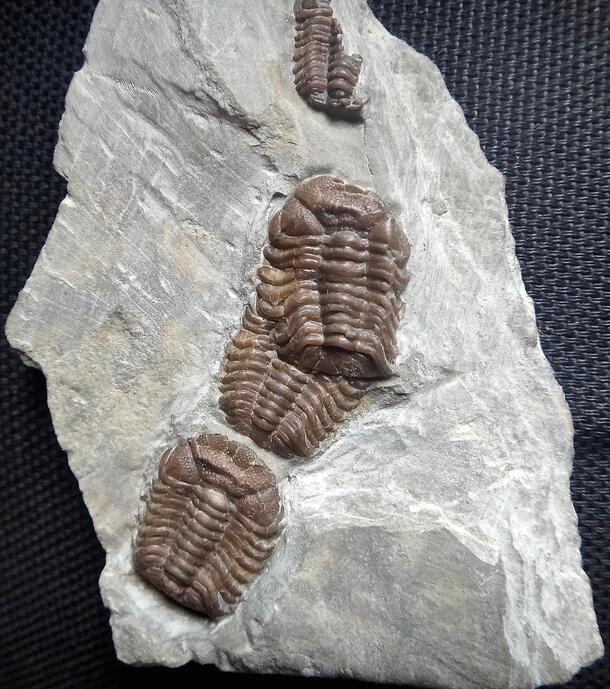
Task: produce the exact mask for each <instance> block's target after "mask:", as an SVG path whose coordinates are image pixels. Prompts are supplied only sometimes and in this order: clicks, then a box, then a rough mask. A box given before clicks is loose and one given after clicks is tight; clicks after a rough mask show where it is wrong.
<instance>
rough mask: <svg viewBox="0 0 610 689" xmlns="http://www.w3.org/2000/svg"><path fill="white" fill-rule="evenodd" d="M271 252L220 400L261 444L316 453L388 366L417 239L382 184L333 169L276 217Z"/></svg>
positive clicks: (301, 189) (231, 352)
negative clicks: (385, 198)
mask: <svg viewBox="0 0 610 689" xmlns="http://www.w3.org/2000/svg"><path fill="white" fill-rule="evenodd" d="M264 256H265V258H266V259H267V261H268V263H269V265H265V266H262V267H261V268H259V270H258V276H259V279H260V282H259V284H258V288H257V298H256V303H255V304H254V305H253V306H248V308H247V309H246V313H245V315H244V318H243V321H242V328H241V330H240V331H239V333H238V334H237V335H236V336H235V337H234V338H233V341H232V344H231V345H230V346H229V349H228V352H227V358H226V361H225V366H224V370H223V372H222V375H221V379H220V388H221V397H220V406H221V408H222V409H223V411H224V412H225V414H226V415H227V419H228V422H229V423H230V424H231V426H232V427H233V428H235V429H236V430H237V431H239V432H240V433H243V434H244V435H247V436H249V437H250V438H252V439H253V440H254V441H255V442H256V443H258V444H259V445H260V446H261V447H264V448H266V449H270V450H272V451H274V452H276V453H277V454H279V455H282V456H290V455H291V454H297V455H302V456H309V455H311V454H312V452H313V451H314V450H315V448H316V447H317V445H318V444H319V443H320V442H321V441H322V440H323V439H324V438H325V437H326V435H327V434H328V433H329V432H330V431H331V430H333V429H334V428H335V427H336V425H337V424H338V423H339V422H341V421H342V420H343V418H344V416H345V415H346V414H347V413H348V412H349V411H351V410H352V409H354V408H355V407H356V405H357V404H358V402H359V400H360V399H361V397H362V396H363V395H364V393H365V392H366V389H367V387H368V385H369V384H370V382H371V380H372V379H375V378H384V377H387V376H389V375H390V374H391V364H392V362H393V361H394V360H395V358H396V353H397V352H396V328H397V326H398V321H399V317H400V310H401V306H402V301H401V299H400V293H401V291H402V290H403V289H404V287H405V286H406V284H407V270H406V264H407V261H408V258H409V243H408V241H407V239H406V237H405V236H404V234H403V233H402V231H401V230H400V229H399V228H398V226H397V224H396V222H395V221H394V219H393V218H392V217H390V216H389V215H388V213H387V212H386V210H385V208H384V205H383V203H382V201H381V199H380V198H379V197H378V196H376V195H375V194H373V193H372V192H370V191H366V190H364V189H361V188H359V187H356V186H352V185H349V184H347V183H346V182H344V181H343V180H341V179H339V178H337V177H331V176H328V175H324V176H320V177H314V178H312V179H310V180H308V181H306V182H304V183H302V184H301V185H299V186H298V187H297V189H296V191H295V192H294V195H293V196H292V197H291V198H290V199H289V200H288V201H287V202H286V203H285V205H284V207H283V208H282V209H281V210H280V211H279V212H278V213H277V214H276V215H275V216H274V217H273V218H272V219H271V222H270V224H269V245H268V246H266V247H265V250H264Z"/></svg>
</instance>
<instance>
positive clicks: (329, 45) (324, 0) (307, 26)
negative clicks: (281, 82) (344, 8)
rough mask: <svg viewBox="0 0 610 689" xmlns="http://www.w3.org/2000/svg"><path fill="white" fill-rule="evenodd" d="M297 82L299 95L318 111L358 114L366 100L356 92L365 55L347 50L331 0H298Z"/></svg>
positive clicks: (295, 68)
mask: <svg viewBox="0 0 610 689" xmlns="http://www.w3.org/2000/svg"><path fill="white" fill-rule="evenodd" d="M294 16H295V20H296V35H295V51H294V56H293V62H294V63H295V64H294V68H293V70H292V71H293V74H294V83H295V86H296V89H297V92H298V94H299V95H300V96H301V97H302V98H303V99H304V100H305V101H306V102H307V103H308V104H309V105H310V106H311V107H312V108H315V109H316V110H323V111H325V112H327V113H329V114H331V115H334V116H336V117H344V118H353V117H357V116H358V115H359V114H360V112H361V110H362V107H363V106H364V101H363V100H362V99H360V98H355V97H354V95H353V93H354V89H355V88H356V84H357V83H358V76H359V75H360V67H361V65H362V58H361V57H360V55H347V54H346V53H345V51H344V50H343V39H342V33H343V32H342V30H341V25H340V24H339V22H338V21H337V20H336V19H335V18H334V17H333V10H332V8H331V6H330V0H296V2H295V3H294Z"/></svg>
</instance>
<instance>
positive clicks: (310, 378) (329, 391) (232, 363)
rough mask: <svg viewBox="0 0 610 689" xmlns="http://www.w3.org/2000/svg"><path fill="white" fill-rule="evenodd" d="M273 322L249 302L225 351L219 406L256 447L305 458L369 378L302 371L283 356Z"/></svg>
mask: <svg viewBox="0 0 610 689" xmlns="http://www.w3.org/2000/svg"><path fill="white" fill-rule="evenodd" d="M273 327H274V326H273V323H272V322H271V321H268V320H267V319H265V318H263V317H260V316H257V315H256V314H255V313H254V312H253V310H252V308H251V307H248V309H247V310H246V315H245V316H244V320H243V324H242V329H241V330H240V331H239V333H238V334H237V336H236V337H234V338H233V342H232V344H231V345H230V347H229V350H228V352H227V359H226V362H225V367H224V371H223V374H222V377H221V381H220V390H221V397H220V408H221V409H222V410H223V411H224V412H225V414H226V415H227V419H228V422H229V424H230V425H231V426H232V427H233V428H234V429H235V430H237V431H238V432H240V433H243V434H244V435H247V436H249V437H250V438H252V440H254V442H256V443H257V444H258V445H260V446H261V447H264V448H265V449H268V450H272V451H273V452H275V453H276V454H278V455H281V456H283V457H288V456H290V455H291V454H297V455H301V456H304V457H308V456H309V455H311V454H312V452H313V451H314V450H315V448H316V447H317V446H318V444H319V443H320V442H321V441H322V440H323V439H324V438H325V437H326V436H327V434H328V433H329V432H330V431H332V430H333V429H334V428H335V426H336V425H337V424H338V423H340V422H341V421H342V420H343V418H344V416H345V414H346V413H347V412H349V411H351V410H352V409H354V408H355V407H356V405H357V404H358V402H359V401H360V398H361V397H362V395H363V394H364V393H365V391H366V388H367V387H368V383H367V382H366V381H360V380H354V381H350V380H347V379H345V378H342V377H340V376H327V375H324V374H314V373H307V372H304V371H300V370H299V369H298V368H297V367H296V366H293V365H291V364H290V363H288V362H286V361H283V360H282V359H280V358H279V356H278V354H277V352H276V347H275V345H274V342H273Z"/></svg>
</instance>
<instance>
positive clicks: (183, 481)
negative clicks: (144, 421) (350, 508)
mask: <svg viewBox="0 0 610 689" xmlns="http://www.w3.org/2000/svg"><path fill="white" fill-rule="evenodd" d="M282 515H283V511H282V507H281V504H280V497H279V493H278V490H277V487H276V483H275V479H274V476H273V474H272V473H271V471H270V470H269V469H268V468H267V467H266V465H265V464H264V463H263V462H262V461H261V460H260V459H258V458H257V457H256V455H255V454H254V453H253V452H252V451H251V450H249V449H248V448H246V447H245V446H244V445H241V444H239V443H236V442H233V441H230V440H228V439H227V438H226V437H225V436H223V435H207V434H204V435H200V436H198V437H197V438H194V439H190V440H188V441H187V442H185V443H184V444H182V445H179V446H178V447H175V448H173V449H171V450H168V451H167V452H166V453H165V454H164V455H163V457H162V458H161V462H160V465H159V474H158V478H156V479H155V480H154V481H153V484H152V487H151V490H150V493H149V496H148V500H147V503H146V507H145V511H144V514H143V516H142V519H141V521H140V524H139V526H138V530H137V534H136V540H135V549H134V565H135V569H136V571H137V572H138V573H139V574H140V575H141V576H143V577H144V578H145V579H146V580H148V581H149V582H150V583H151V584H153V586H155V587H156V588H157V589H159V590H160V591H162V592H163V593H165V594H166V595H167V596H169V597H170V598H172V599H174V600H175V601H177V602H178V603H180V604H181V605H183V606H185V607H187V608H190V609H192V610H195V611H197V612H200V613H203V614H204V615H207V616H209V617H213V618H214V617H218V616H221V615H223V614H226V613H228V612H230V611H231V610H232V607H233V606H234V605H235V604H236V603H237V602H238V601H239V600H240V598H241V596H242V594H243V592H244V590H245V588H246V587H247V586H248V584H250V583H251V582H252V581H253V580H254V579H255V578H256V577H257V575H258V574H259V573H260V572H261V570H262V569H263V568H264V566H265V564H266V563H267V560H268V559H269V557H270V556H271V554H272V552H273V550H274V548H275V545H276V543H277V540H278V538H279V535H280V525H281V520H282Z"/></svg>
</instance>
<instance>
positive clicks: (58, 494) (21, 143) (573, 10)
mask: <svg viewBox="0 0 610 689" xmlns="http://www.w3.org/2000/svg"><path fill="white" fill-rule="evenodd" d="M215 1H216V0H215ZM225 1H229V0H225ZM254 1H255V0H254ZM95 4H96V3H95V0H0V8H1V10H2V11H1V13H0V45H1V51H0V58H1V59H0V70H1V71H0V73H1V74H2V84H1V92H0V99H1V100H0V175H1V176H0V180H1V188H0V194H1V204H0V253H1V258H2V268H1V270H0V280H1V289H0V298H1V300H2V305H1V310H2V324H3V323H4V320H5V318H6V316H7V314H8V311H9V309H10V308H11V306H12V305H13V303H14V301H15V298H16V296H17V293H18V291H19V290H20V289H21V288H22V286H23V284H24V282H25V280H26V278H27V277H28V275H29V274H30V271H31V269H32V266H33V265H34V262H35V260H36V257H37V255H38V252H39V251H40V248H41V247H42V245H43V243H44V241H45V237H46V235H47V232H48V231H49V228H50V226H51V224H52V222H53V218H54V216H55V213H56V210H57V206H58V204H59V202H60V200H61V199H62V197H63V196H64V191H65V184H64V182H63V180H61V179H60V178H59V177H58V175H57V174H55V173H54V172H53V169H52V156H53V148H54V145H55V141H56V130H57V125H58V123H59V119H60V116H61V113H62V109H63V100H64V96H65V93H66V89H67V87H68V84H69V82H70V79H71V76H72V73H73V72H74V71H75V70H77V69H78V68H79V67H80V66H81V63H82V54H81V47H82V45H83V42H84V40H85V37H86V35H87V31H88V27H89V23H90V21H91V17H92V14H93V10H94V7H95ZM370 4H371V6H372V8H373V10H374V11H375V13H376V15H377V16H378V18H379V19H380V20H381V21H382V22H383V23H384V24H385V25H386V27H387V28H388V29H389V30H390V31H391V32H392V33H394V34H396V35H398V36H400V37H401V38H404V39H405V40H407V41H408V42H409V43H410V44H411V45H412V46H414V47H415V48H416V49H418V50H419V51H421V52H423V53H425V54H426V55H428V56H429V57H430V58H432V60H434V62H435V63H436V64H437V65H438V66H439V67H440V69H441V71H442V72H443V74H444V75H445V79H446V81H447V85H448V87H449V90H450V91H451V92H452V94H453V95H454V96H455V97H456V99H457V100H458V102H459V103H460V104H461V105H462V107H463V108H464V110H465V113H466V117H467V118H468V121H469V122H470V124H471V126H472V127H473V129H474V130H475V131H476V132H477V134H478V135H479V136H480V138H481V145H482V147H483V149H484V150H485V153H486V154H487V157H488V158H489V160H490V161H491V162H492V163H493V164H494V165H495V166H497V167H498V168H499V169H500V170H501V171H502V172H503V173H504V174H505V175H506V177H507V199H508V205H509V209H510V216H511V220H512V224H513V232H514V235H515V239H516V242H517V254H518V256H519V260H520V262H521V266H522V269H523V278H524V280H525V284H526V287H527V290H528V292H529V294H530V295H531V296H532V297H533V299H534V302H535V304H536V312H537V316H538V324H539V328H540V334H541V338H542V345H543V347H544V351H545V352H546V355H547V356H548V358H549V359H550V361H551V364H552V365H553V368H554V369H555V372H556V374H557V377H558V379H559V382H560V383H561V385H562V386H563V388H564V390H565V393H566V396H567V398H568V402H569V404H570V407H571V409H572V413H573V415H574V424H575V427H576V440H575V443H576V459H575V464H574V474H573V477H572V491H573V498H574V502H575V505H576V509H577V511H578V515H579V518H580V530H581V534H582V539H583V548H582V550H583V557H584V563H585V568H586V570H587V572H588V574H589V576H590V578H591V582H592V584H593V592H594V597H595V606H596V609H597V614H598V617H599V623H600V627H601V632H602V635H603V637H604V640H605V643H606V645H608V644H610V619H609V585H610V571H609V565H610V549H609V544H610V524H609V515H610V510H609V509H608V508H609V504H610V457H609V456H608V449H609V439H608V422H609V414H608V406H609V404H610V401H609V397H608V390H609V386H608V382H609V380H608V379H609V362H610V356H609V354H610V352H609V344H610V343H609V340H610V337H609V334H608V323H609V320H608V316H609V311H610V306H609V303H608V301H607V299H606V296H607V290H606V288H607V282H608V263H607V250H608V245H609V243H610V240H609V236H608V217H609V213H610V193H609V189H610V180H609V168H608V160H609V150H608V149H609V144H608V130H609V127H608V117H609V116H608V109H607V108H608V90H607V85H608V50H609V24H610V5H609V3H608V2H606V1H604V0H412V1H409V0H394V1H393V0H371V2H370ZM1 347H2V349H1V352H0V380H1V389H0V412H1V415H2V422H1V429H2V431H1V433H0V442H1V455H0V457H1V460H0V461H1V462H2V466H1V468H2V473H1V477H2V497H1V498H0V687H2V689H60V688H61V689H64V688H65V689H68V688H72V687H74V688H75V689H108V688H110V687H122V686H128V685H132V684H133V683H134V682H137V681H138V680H140V681H141V680H146V679H149V678H153V677H154V678H155V679H159V680H161V681H163V680H165V681H170V682H174V683H177V682H180V683H181V685H182V686H183V687H188V686H193V687H194V686H198V687H199V686H200V683H201V682H204V681H209V680H212V681H221V677H220V676H219V674H218V673H217V671H215V670H214V669H211V668H201V667H198V666H195V665H189V666H186V667H185V668H181V669H179V670H172V671H170V670H167V669H162V668H152V669H134V668H129V667H126V666H124V665H122V664H121V663H119V662H118V661H117V660H116V659H115V656H114V651H113V647H112V640H111V636H110V629H109V626H108V616H107V613H106V611H105V609H104V607H103V605H102V602H101V599H100V596H99V592H98V587H97V579H98V576H99V574H100V571H101V569H102V567H103V564H104V554H103V552H102V549H101V547H100V546H99V544H98V542H97V540H96V538H95V534H94V531H93V527H92V524H91V521H90V519H89V516H88V514H87V511H86V509H85V506H84V504H83V502H82V500H81V496H80V493H79V490H78V486H77V483H76V481H75V479H74V478H73V476H72V474H71V473H70V471H69V469H68V466H67V463H66V457H65V455H64V453H63V452H62V451H61V449H60V448H59V446H58V445H57V441H56V440H55V436H54V433H53V429H52V426H51V420H50V417H49V413H48V410H47V406H46V400H45V385H44V379H43V376H42V375H41V374H40V373H38V372H36V371H33V370H31V369H26V368H25V367H24V366H22V365H21V363H20V361H19V359H18V357H17V355H16V354H15V353H14V352H11V351H10V350H9V349H8V347H7V345H6V342H5V340H4V338H2V342H1ZM236 679H239V680H244V678H242V677H238V678H236ZM222 681H226V679H224V678H222ZM244 681H245V680H244ZM266 681H267V683H268V684H269V685H271V686H278V683H279V682H282V681H285V680H283V679H282V678H269V679H267V680H266ZM291 682H293V684H294V683H295V682H296V683H297V684H298V685H299V686H301V687H313V686H327V685H329V684H330V685H331V686H335V684H336V683H335V682H331V681H329V680H314V681H312V680H306V679H299V680H296V679H295V680H291ZM344 684H346V685H347V684H349V683H348V682H344ZM354 686H363V685H355V684H354ZM566 687H570V688H571V689H576V688H578V689H608V688H609V687H610V663H608V662H607V661H605V662H604V661H602V662H599V663H597V664H596V665H595V666H593V667H592V668H589V669H587V670H584V671H582V672H581V674H580V675H579V676H578V677H577V678H576V679H575V680H574V681H573V682H571V683H570V684H569V685H566Z"/></svg>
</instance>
